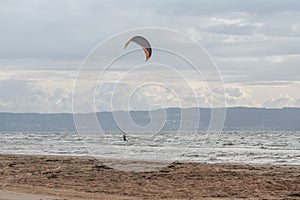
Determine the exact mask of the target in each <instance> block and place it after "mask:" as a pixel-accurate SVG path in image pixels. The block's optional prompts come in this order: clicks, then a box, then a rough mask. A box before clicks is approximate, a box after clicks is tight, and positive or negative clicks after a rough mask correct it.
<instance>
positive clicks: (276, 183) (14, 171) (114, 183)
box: [0, 155, 300, 200]
mask: <svg viewBox="0 0 300 200" xmlns="http://www.w3.org/2000/svg"><path fill="white" fill-rule="evenodd" d="M3 199H14V200H20V199H44V200H49V199H51V200H52V199H56V200H58V199H117V200H118V199H211V200H212V199H300V166H288V165H276V166H271V165H256V166H255V165H242V164H200V163H172V164H170V165H169V166H167V167H164V168H161V169H160V170H158V171H154V172H122V171H117V170H115V169H112V168H110V167H107V166H105V165H104V164H103V163H102V162H100V161H98V160H95V159H93V158H89V157H85V158H83V157H63V156H27V155H26V156H25V155H0V200H3Z"/></svg>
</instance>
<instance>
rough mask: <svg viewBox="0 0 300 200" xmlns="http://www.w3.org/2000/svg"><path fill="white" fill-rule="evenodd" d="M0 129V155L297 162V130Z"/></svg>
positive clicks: (299, 148)
mask: <svg viewBox="0 0 300 200" xmlns="http://www.w3.org/2000/svg"><path fill="white" fill-rule="evenodd" d="M123 134H124V133H121V132H112V133H101V134H100V133H80V134H78V133H76V132H2V133H0V154H27V155H62V156H94V157H96V158H102V159H124V160H126V159H128V160H132V159H137V160H145V161H167V162H172V161H183V162H185V161H186V162H203V163H247V164H283V165H284V164H289V165H299V164H300V132H297V131H295V132H293V131H289V132H287V131H286V132H278V131H274V132H273V131H228V132H226V131H225V132H221V133H205V132H197V133H189V132H182V133H175V132H161V133H126V137H127V140H128V141H123Z"/></svg>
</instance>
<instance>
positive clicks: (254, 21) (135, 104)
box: [0, 0, 300, 113]
mask: <svg viewBox="0 0 300 200" xmlns="http://www.w3.org/2000/svg"><path fill="white" fill-rule="evenodd" d="M0 24H1V33H0V44H1V45H0V67H1V73H0V111H2V112H3V111H5V112H43V113H44V112H72V91H73V84H74V80H75V78H76V73H77V70H78V68H79V66H80V64H81V62H82V61H83V59H84V58H85V57H86V56H87V55H88V53H89V52H90V51H91V50H92V49H93V48H94V47H95V46H96V45H98V44H99V43H100V42H102V41H104V40H105V39H107V38H108V37H110V36H112V35H114V34H118V33H119V32H122V31H126V30H128V29H132V28H142V27H162V28H169V29H174V30H177V31H179V32H182V33H184V34H187V35H188V36H189V37H191V38H192V39H194V40H196V41H197V42H199V43H200V44H201V45H202V46H203V47H204V48H205V49H206V50H207V52H208V54H209V55H210V56H211V58H212V59H213V61H214V62H215V63H216V65H217V67H218V69H219V70H220V73H221V75H222V78H223V80H224V88H225V97H226V105H227V106H256V107H270V108H281V107H287V106H290V107H292V106H295V107H300V93H299V89H300V70H299V68H300V65H299V64H300V45H299V43H300V1H298V0H282V1H276V0H264V1H261V0H251V1H248V0H245V1H240V0H223V1H222V0H218V1H217V0H216V1H212V0H207V1H201V0H195V1H176V0H172V1H171V0H170V1H141V0H138V1H137V0H136V1H135V0H133V1H121V0H120V1H96V0H94V1H93V0H82V1H80V0H78V1H71V0H70V1H68V0H39V1H36V0H19V1H16V0H1V1H0ZM122 45H123V44H122ZM156 55H159V53H156ZM134 56H135V54H133V55H132V56H131V57H132V60H134ZM137 56H138V55H137ZM158 57H159V56H157V57H156V60H155V58H153V60H155V62H157V63H159V60H158V59H157V58H158ZM143 59H144V58H143ZM140 64H143V63H140ZM178 65H179V64H178V63H177V65H176V64H174V67H178ZM124 71H126V70H124V68H123V69H122V67H121V68H120V66H119V67H117V68H116V69H114V70H113V71H111V72H108V74H107V77H106V78H107V79H106V81H104V82H102V83H100V84H101V85H102V86H103V87H102V89H101V90H100V91H97V92H96V94H95V96H96V101H97V102H96V104H97V105H96V106H95V107H96V109H97V111H103V110H110V109H111V107H110V97H111V96H110V95H111V93H112V92H114V86H115V83H116V82H118V81H120V80H117V79H116V78H115V77H119V76H121V75H122V73H126V72H124ZM153 72H155V70H154V71H153ZM155 73H156V72H155ZM182 73H186V74H189V73H191V72H189V71H188V70H186V69H185V71H184V72H183V71H182ZM162 74H163V73H162ZM134 75H135V76H136V77H142V78H143V76H147V75H145V74H144V73H143V72H142V71H140V72H138V71H137V72H135V73H134ZM131 78H132V75H131ZM162 79H164V81H166V82H172V81H173V82H174V79H172V78H170V79H168V77H163V78H162ZM191 79H192V78H191ZM175 82H176V81H175ZM195 83H196V82H195ZM128 84H129V83H128V82H123V83H122V84H121V85H120V86H119V87H118V89H117V91H116V92H119V94H120V95H119V96H120V97H119V98H117V100H116V101H118V102H117V103H116V105H117V107H116V108H115V109H125V107H126V106H125V107H124V105H122V104H123V103H124V102H126V103H127V101H125V100H124V99H122V98H121V97H122V93H124V92H126V87H128ZM176 87H177V88H176V89H175V90H176V91H175V93H176V94H175V95H174V94H172V92H171V91H168V90H167V89H166V88H164V87H163V86H158V85H153V86H152V87H151V86H143V87H141V88H139V89H138V90H136V91H135V93H134V94H133V95H132V96H131V99H130V102H129V103H130V104H131V108H132V109H149V108H153V107H154V108H156V107H160V106H162V107H169V106H183V107H192V106H195V104H193V103H192V102H191V101H188V100H187V99H189V98H192V97H193V94H192V93H190V92H186V90H185V88H184V86H183V85H177V86H176ZM193 87H194V88H193V89H194V91H196V93H197V95H196V96H197V98H199V99H198V100H199V101H200V105H201V106H206V103H207V101H208V100H207V99H209V94H208V93H209V91H205V90H203V86H202V85H201V84H200V83H199V85H197V84H195V85H194V86H193ZM173 92H174V91H173ZM175 96H176V98H173V97H175ZM181 99H184V101H183V102H182V101H181ZM178 100H179V101H178ZM178 102H179V103H178Z"/></svg>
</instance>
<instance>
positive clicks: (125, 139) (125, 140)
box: [123, 134, 128, 142]
mask: <svg viewBox="0 0 300 200" xmlns="http://www.w3.org/2000/svg"><path fill="white" fill-rule="evenodd" d="M123 141H124V142H128V140H127V137H126V135H125V134H123Z"/></svg>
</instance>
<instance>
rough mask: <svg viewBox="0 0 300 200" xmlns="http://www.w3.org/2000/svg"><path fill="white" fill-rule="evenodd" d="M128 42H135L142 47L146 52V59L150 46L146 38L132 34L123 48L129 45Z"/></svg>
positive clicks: (150, 51) (150, 52)
mask: <svg viewBox="0 0 300 200" xmlns="http://www.w3.org/2000/svg"><path fill="white" fill-rule="evenodd" d="M130 42H135V43H136V44H138V45H140V46H141V47H142V48H143V50H144V51H145V54H146V61H147V60H148V59H149V58H150V57H151V54H152V48H151V45H150V43H149V42H148V40H147V39H146V38H144V37H142V36H134V37H133V38H131V39H130V40H129V41H128V42H127V43H126V44H125V48H126V47H127V46H128V45H129V43H130Z"/></svg>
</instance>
